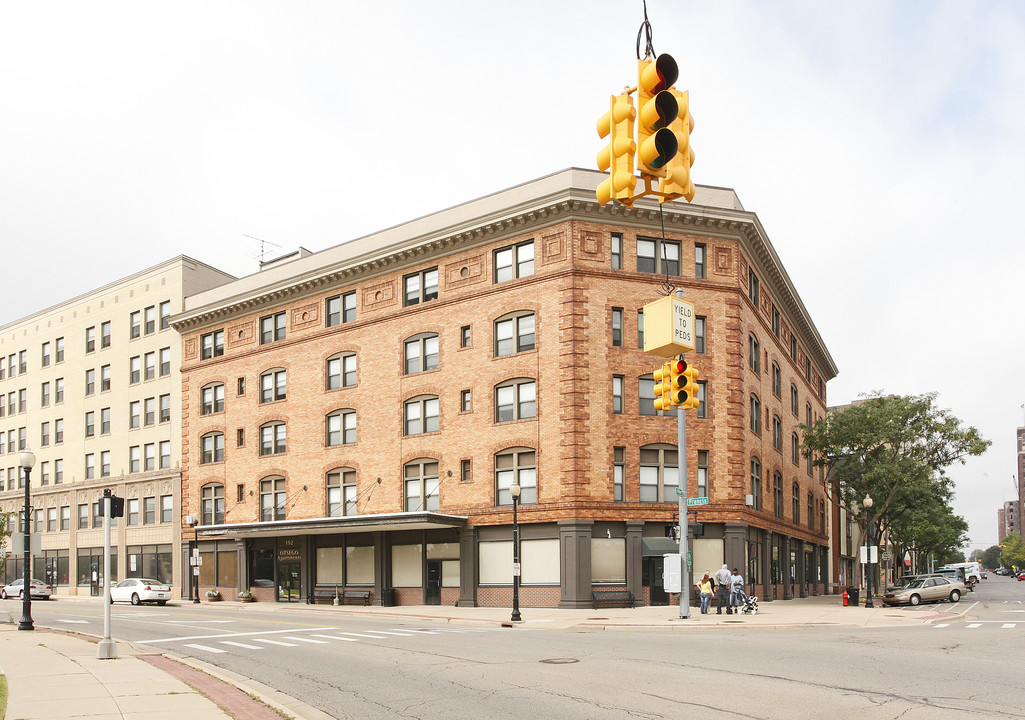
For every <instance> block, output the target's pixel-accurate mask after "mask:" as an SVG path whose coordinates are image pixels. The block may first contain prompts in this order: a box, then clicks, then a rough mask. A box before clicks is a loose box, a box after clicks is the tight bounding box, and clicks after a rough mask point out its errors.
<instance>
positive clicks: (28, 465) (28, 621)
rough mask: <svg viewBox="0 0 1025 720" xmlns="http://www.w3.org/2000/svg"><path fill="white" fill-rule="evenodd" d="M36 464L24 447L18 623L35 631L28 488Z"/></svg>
mask: <svg viewBox="0 0 1025 720" xmlns="http://www.w3.org/2000/svg"><path fill="white" fill-rule="evenodd" d="M35 464H36V456H35V455H33V454H32V451H31V450H29V449H28V446H27V445H26V446H25V449H24V450H22V451H21V455H19V456H18V465H19V466H20V467H21V469H22V470H24V471H25V523H24V525H23V526H22V529H23V530H24V531H25V545H24V549H25V585H24V586H23V587H22V588H21V622H19V623H18V629H19V630H35V629H36V628H35V625H33V624H32V563H31V561H30V557H31V554H32V528H31V525H30V516H31V513H32V505H31V503H32V499H31V497H30V495H29V486H30V485H31V484H32V482H31V478H32V466H33V465H35Z"/></svg>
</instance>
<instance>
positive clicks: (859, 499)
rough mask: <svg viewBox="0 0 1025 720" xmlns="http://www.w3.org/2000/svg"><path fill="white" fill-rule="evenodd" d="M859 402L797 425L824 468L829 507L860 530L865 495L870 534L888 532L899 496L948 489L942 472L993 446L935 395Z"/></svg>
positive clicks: (866, 398)
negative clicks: (938, 403) (842, 512)
mask: <svg viewBox="0 0 1025 720" xmlns="http://www.w3.org/2000/svg"><path fill="white" fill-rule="evenodd" d="M862 398H863V399H861V400H858V401H856V402H854V403H852V404H850V405H847V406H845V407H843V408H839V409H836V410H833V411H831V412H830V413H829V414H828V415H827V416H826V417H825V418H822V419H820V420H818V421H816V422H815V423H814V424H812V425H811V426H810V427H809V426H806V425H802V429H803V430H804V443H803V447H802V451H803V453H804V455H805V457H808V456H809V455H810V456H811V457H812V459H813V462H814V463H815V464H816V465H817V466H820V467H822V468H824V469H825V471H826V473H825V477H826V481H827V482H829V483H830V490H831V492H830V498H831V500H832V502H834V503H835V504H837V505H839V506H840V507H842V508H844V509H845V510H846V511H847V512H848V514H849V515H851V516H852V517H853V518H856V520H857V522H858V524H859V525H860V526H861V527H862V528H863V529H864V527H865V513H864V508H863V498H865V496H866V495H870V496H871V497H872V499H873V506H872V509H871V513H872V525H873V528H878V527H880V525H886V526H887V527H888V528H889V529H890V530H891V532H892V531H893V530H895V528H894V527H893V525H892V524H890V523H889V522H888V513H889V512H890V509H891V507H893V505H894V503H895V502H897V499H898V497H899V495H900V493H901V492H902V491H906V490H908V489H909V488H916V487H917V488H923V489H928V488H929V487H930V486H931V485H933V484H936V485H938V486H940V487H942V488H946V489H948V490H949V489H950V487H951V481H950V479H949V478H948V477H947V476H946V475H945V471H946V469H947V468H948V467H950V466H951V465H953V464H954V463H958V462H960V463H962V464H963V463H964V462H965V458H967V457H970V456H975V455H981V454H982V453H983V452H985V451H986V449H987V448H988V447H989V446H990V441H989V440H986V439H985V438H983V437H982V435H981V434H980V433H979V431H978V430H976V429H975V428H974V427H965V426H964V425H963V424H962V423H961V421H960V420H958V419H957V418H956V417H954V415H953V414H952V413H951V412H950V411H949V410H945V409H942V408H939V407H937V406H936V393H927V394H924V395H885V396H884V395H882V394H880V393H875V394H873V395H868V396H862Z"/></svg>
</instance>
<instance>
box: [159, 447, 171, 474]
mask: <svg viewBox="0 0 1025 720" xmlns="http://www.w3.org/2000/svg"><path fill="white" fill-rule="evenodd" d="M160 469H161V470H170V469H171V441H170V440H161V441H160Z"/></svg>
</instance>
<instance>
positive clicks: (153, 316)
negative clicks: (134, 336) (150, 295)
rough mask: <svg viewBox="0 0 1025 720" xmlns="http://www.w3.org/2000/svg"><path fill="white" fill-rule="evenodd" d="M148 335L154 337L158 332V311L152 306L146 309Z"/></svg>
mask: <svg viewBox="0 0 1025 720" xmlns="http://www.w3.org/2000/svg"><path fill="white" fill-rule="evenodd" d="M145 322H146V334H147V335H152V334H153V333H155V332H156V331H157V309H156V307H155V306H153V305H150V306H149V307H148V308H146V317H145Z"/></svg>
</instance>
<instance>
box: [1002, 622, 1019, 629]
mask: <svg viewBox="0 0 1025 720" xmlns="http://www.w3.org/2000/svg"><path fill="white" fill-rule="evenodd" d="M1014 625H1015V624H1014V623H1004V624H1003V625H1001V626H1000V629H1001V630H1007V629H1008V628H1013V627H1014Z"/></svg>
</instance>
